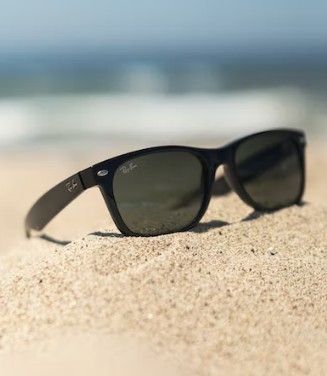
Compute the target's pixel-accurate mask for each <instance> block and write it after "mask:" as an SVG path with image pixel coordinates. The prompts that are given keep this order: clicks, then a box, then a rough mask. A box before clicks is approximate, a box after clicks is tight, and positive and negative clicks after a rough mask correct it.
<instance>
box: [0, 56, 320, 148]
mask: <svg viewBox="0 0 327 376" xmlns="http://www.w3.org/2000/svg"><path fill="white" fill-rule="evenodd" d="M276 56H277V57H276ZM276 56H275V55H274V54H272V53H271V54H270V53H268V52H266V53H265V54H262V53H261V54H260V53H253V52H252V53H248V52H247V53H242V54H240V53H239V54H235V53H229V54H228V53H225V54H216V53H213V52H212V51H211V52H210V51H209V52H208V51H207V52H206V53H198V54H192V53H189V54H188V53H183V54H179V53H178V52H176V51H175V52H174V53H169V54H167V53H164V52H158V51H157V52H156V53H151V54H146V53H143V54H142V53H139V52H138V53H134V54H133V53H131V52H129V53H128V54H124V53H118V52H116V53H115V54H112V53H111V54H105V53H103V52H102V53H100V52H97V53H95V52H94V51H93V52H92V53H91V52H89V53H87V51H83V52H81V51H80V52H78V53H77V52H74V53H71V52H67V51H66V52H65V53H63V52H61V53H60V54H59V53H58V54H54V53H48V54H45V53H34V54H27V53H24V54H23V53H16V54H11V55H10V54H9V55H8V56H1V57H0V147H1V148H12V147H20V146H28V145H41V144H43V145H44V144H47V143H52V142H56V143H62V144H65V143H68V144H76V145H77V144H78V143H85V142H88V143H89V142H91V141H99V140H100V141H101V140H102V141H104V142H116V141H117V142H118V141H121V140H127V141H133V140H146V141H148V142H154V143H162V144H164V143H175V144H176V143H178V142H179V141H180V142H182V141H183V142H185V141H188V142H190V143H192V142H193V143H194V141H196V142H201V140H203V141H208V140H210V139H212V138H225V137H230V136H236V135H239V134H244V133H247V132H250V131H252V130H261V129H265V128H273V127H295V128H302V129H306V130H307V131H308V132H309V133H311V134H314V135H319V136H321V135H324V136H326V135H327V127H326V125H327V58H326V56H324V55H321V54H315V55H313V54H308V53H303V54H301V53H299V52H297V53H294V51H293V53H292V54H287V53H286V52H285V51H283V53H279V54H277V55H276Z"/></svg>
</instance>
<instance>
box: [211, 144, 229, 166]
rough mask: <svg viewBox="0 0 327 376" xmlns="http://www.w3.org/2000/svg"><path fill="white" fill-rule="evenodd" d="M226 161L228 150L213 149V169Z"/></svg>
mask: <svg viewBox="0 0 327 376" xmlns="http://www.w3.org/2000/svg"><path fill="white" fill-rule="evenodd" d="M227 160H228V149H227V148H225V147H223V148H217V149H214V160H213V163H214V166H215V169H217V168H218V167H219V166H221V165H223V164H225V163H226V162H227Z"/></svg>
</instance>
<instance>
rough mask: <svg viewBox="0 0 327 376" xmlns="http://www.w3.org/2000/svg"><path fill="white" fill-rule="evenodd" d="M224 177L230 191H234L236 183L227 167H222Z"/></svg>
mask: <svg viewBox="0 0 327 376" xmlns="http://www.w3.org/2000/svg"><path fill="white" fill-rule="evenodd" d="M224 176H225V180H226V182H227V183H228V185H229V187H230V188H231V190H233V191H236V190H237V188H236V182H235V179H234V177H233V175H232V173H231V170H230V168H229V167H228V166H224Z"/></svg>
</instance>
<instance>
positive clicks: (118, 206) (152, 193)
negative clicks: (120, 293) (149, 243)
mask: <svg viewBox="0 0 327 376" xmlns="http://www.w3.org/2000/svg"><path fill="white" fill-rule="evenodd" d="M305 144H306V141H305V134H304V133H303V132H302V131H297V130H290V129H278V130H270V131H265V132H260V133H256V134H253V135H250V136H247V137H243V138H241V139H238V140H236V141H234V142H232V143H230V144H228V145H226V146H224V147H221V148H217V149H199V148H193V147H185V146H161V147H154V148H149V149H144V150H139V151H134V152H131V153H127V154H124V155H121V156H118V157H115V158H111V159H108V160H106V161H104V162H100V163H98V164H96V165H94V166H92V167H89V168H87V169H85V170H83V171H81V172H78V173H77V174H75V175H73V176H71V177H70V178H68V179H66V180H64V181H63V182H61V183H60V184H58V185H57V186H55V187H54V188H52V189H51V190H50V191H49V192H47V193H46V194H45V195H44V196H42V197H41V198H40V199H39V200H38V201H37V202H36V203H35V205H34V206H33V207H32V209H31V210H30V212H29V213H28V215H27V218H26V234H27V236H28V237H29V236H30V233H31V230H36V231H40V230H42V229H43V228H44V227H45V226H46V225H47V224H48V223H49V222H50V221H51V220H52V219H53V218H54V217H55V216H56V215H57V214H58V213H59V212H60V211H61V210H62V209H64V208H65V207H66V206H67V205H68V204H69V203H70V202H72V201H73V200H74V199H75V198H76V197H77V196H79V195H80V194H81V193H82V192H83V191H85V190H86V189H88V188H91V187H94V186H99V187H100V190H101V192H102V194H103V197H104V199H105V202H106V204H107V206H108V209H109V212H110V213H111V216H112V218H113V220H114V222H115V224H116V225H117V227H118V229H119V230H120V231H121V232H122V233H123V234H125V235H138V236H153V235H161V234H167V233H171V232H177V231H184V230H188V229H190V228H192V227H193V226H195V225H196V224H197V223H198V222H199V221H200V219H201V218H202V216H203V215H204V213H205V211H206V209H207V207H208V204H209V201H210V198H211V195H212V192H213V186H214V182H215V173H216V170H217V168H218V166H220V165H223V166H224V172H225V175H224V176H225V178H226V180H227V182H228V184H229V186H230V187H231V188H232V189H233V190H234V191H235V192H236V193H237V194H238V195H239V196H240V198H241V199H242V200H243V201H244V202H245V203H247V204H248V205H250V206H252V207H253V208H254V209H256V210H263V211H273V210H277V209H280V208H284V207H287V206H290V205H293V204H296V203H299V202H300V200H301V198H302V195H303V192H304V183H305V167H304V149H305Z"/></svg>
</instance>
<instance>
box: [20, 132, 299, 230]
mask: <svg viewBox="0 0 327 376" xmlns="http://www.w3.org/2000/svg"><path fill="white" fill-rule="evenodd" d="M269 133H273V134H276V133H281V134H283V135H284V136H285V138H289V139H291V140H293V142H294V144H295V146H296V148H297V150H298V153H299V158H300V164H301V168H302V177H303V178H302V183H301V189H300V191H299V195H298V197H297V198H296V200H294V202H292V203H291V204H290V205H293V204H297V203H300V201H301V199H302V196H303V193H304V188H305V153H304V149H305V145H306V139H305V134H304V132H303V131H301V130H294V129H274V130H269V131H263V132H259V133H255V134H251V135H248V136H245V137H242V138H239V139H238V140H236V141H233V142H231V143H229V144H227V145H225V146H223V147H220V148H214V149H203V148H195V147H187V146H158V147H152V148H147V149H143V150H138V151H134V152H130V153H126V154H123V155H120V156H118V157H114V158H111V159H108V160H106V161H103V162H100V163H97V164H96V165H94V166H92V167H89V168H87V169H85V170H83V171H80V172H78V173H77V174H75V175H73V176H71V177H70V178H68V179H66V180H64V181H63V182H61V183H59V184H58V185H56V186H55V187H54V188H52V189H51V190H50V191H48V192H47V193H45V194H44V195H43V196H42V197H41V198H40V199H39V200H38V201H37V202H36V203H35V204H34V206H33V207H32V208H31V210H30V211H29V213H28V215H27V218H26V221H25V229H26V235H27V237H30V235H31V231H32V230H36V231H41V230H43V228H44V227H45V226H46V225H47V224H48V223H49V222H50V221H51V220H52V219H53V218H54V217H55V216H56V215H57V214H58V213H59V212H60V211H61V210H63V209H64V208H65V207H66V206H67V205H68V204H69V203H70V202H72V201H73V200H74V199H75V198H77V197H78V196H79V195H80V194H81V193H82V192H84V190H86V189H88V188H91V187H94V186H98V187H99V188H100V190H101V192H102V195H103V197H104V200H105V202H106V204H107V207H108V209H109V212H110V214H111V216H112V218H113V220H114V222H115V224H116V226H117V228H118V229H119V231H121V232H122V233H123V234H124V235H130V236H140V234H137V233H134V232H132V231H130V229H129V228H128V227H127V226H126V225H125V223H124V221H123V220H122V218H121V216H120V213H119V210H118V208H117V204H116V201H115V197H114V192H113V179H114V175H115V172H116V170H117V168H118V167H120V166H121V165H122V164H124V163H126V162H128V161H129V160H130V159H132V158H135V157H138V156H143V155H147V154H152V153H157V152H162V151H187V152H189V153H192V154H193V155H195V156H196V157H197V158H198V159H199V160H200V161H201V163H202V166H203V184H204V191H205V192H204V198H203V202H202V206H201V209H200V211H199V213H198V215H197V216H196V218H194V221H193V222H192V223H190V224H189V225H188V226H186V227H184V228H182V229H180V230H179V231H187V230H189V229H191V228H192V227H194V226H195V225H196V224H198V223H199V221H200V220H201V218H202V217H203V215H204V213H205V212H206V210H207V207H208V205H209V202H210V199H211V196H212V190H213V184H214V180H215V173H216V170H217V168H218V167H219V166H221V165H223V166H224V172H225V177H226V179H227V181H228V183H229V185H230V186H231V188H232V189H233V190H234V191H235V192H236V193H237V194H238V196H239V197H240V198H241V199H242V200H243V201H244V202H245V203H246V204H248V205H250V206H251V207H253V208H254V209H256V210H261V211H262V210H263V211H272V210H278V209H281V208H282V207H284V206H282V207H274V208H273V209H269V210H267V209H266V208H264V207H262V206H260V205H258V204H257V203H256V202H254V201H253V200H252V199H251V197H250V196H249V195H248V193H247V192H246V191H245V189H244V187H243V185H242V183H241V181H240V180H239V179H238V176H237V170H236V165H235V153H236V151H237V148H238V147H239V145H241V144H242V143H243V142H244V141H247V140H248V139H250V138H252V137H255V136H258V135H261V134H269ZM100 171H108V173H107V174H106V173H102V174H101V173H100V174H99V172H100ZM173 232H176V231H173ZM142 236H153V235H142Z"/></svg>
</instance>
